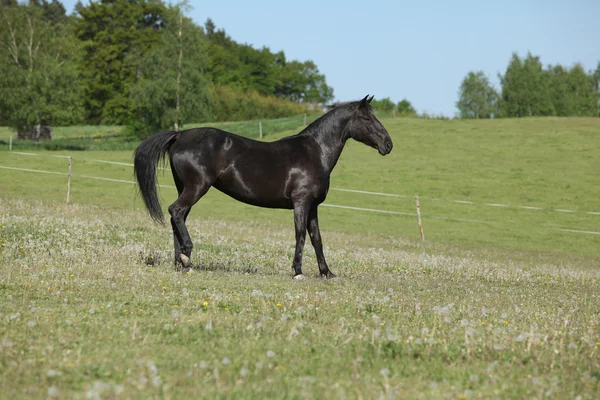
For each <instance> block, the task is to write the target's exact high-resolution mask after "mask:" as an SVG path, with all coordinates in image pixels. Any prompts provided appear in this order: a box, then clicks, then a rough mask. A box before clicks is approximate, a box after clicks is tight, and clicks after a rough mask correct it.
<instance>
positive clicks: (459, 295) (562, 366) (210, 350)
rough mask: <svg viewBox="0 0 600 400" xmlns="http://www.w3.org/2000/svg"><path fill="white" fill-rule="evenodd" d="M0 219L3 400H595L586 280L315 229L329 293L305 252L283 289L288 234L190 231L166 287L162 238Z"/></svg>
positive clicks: (59, 216) (159, 230)
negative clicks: (183, 256) (298, 277)
mask: <svg viewBox="0 0 600 400" xmlns="http://www.w3.org/2000/svg"><path fill="white" fill-rule="evenodd" d="M49 186H50V185H48V187H49ZM3 193H4V192H3ZM0 209H1V210H2V213H0V288H1V293H0V332H1V333H0V348H1V350H2V351H0V385H1V386H2V387H3V391H2V394H1V395H0V397H2V398H11V399H16V398H27V399H30V398H52V397H59V398H165V399H180V398H210V399H214V398H281V399H283V398H285V399H289V398H299V399H300V398H302V399H313V398H323V399H329V398H403V399H445V398H450V399H522V398H534V397H536V398H548V397H551V398H581V399H594V398H597V395H598V393H599V391H600V385H599V381H600V375H599V374H598V371H600V357H598V352H599V351H600V335H599V334H598V326H599V325H598V324H600V319H599V315H598V300H599V297H598V294H599V293H600V272H599V271H598V270H597V268H594V269H589V268H582V267H581V265H579V264H578V263H570V262H566V261H565V259H560V264H561V265H559V264H555V263H540V264H531V265H527V264H521V263H514V262H512V261H509V260H506V259H502V258H499V259H497V260H496V261H493V262H492V261H487V260H485V259H482V258H480V257H479V255H477V254H469V255H462V256H450V255H448V254H439V253H437V252H436V249H434V248H427V247H419V246H417V245H415V244H414V243H410V242H406V241H403V240H399V239H398V238H380V237H374V236H369V235H363V234H359V235H356V234H340V233H333V232H330V231H329V230H328V229H327V228H325V232H324V239H325V243H326V246H325V254H326V256H327V258H328V261H329V264H330V266H331V268H332V269H333V271H334V272H336V273H337V274H338V275H339V277H340V278H339V279H337V280H334V281H327V280H323V279H319V278H316V275H317V267H316V260H315V256H314V252H313V251H312V249H311V248H310V246H308V247H307V250H306V252H305V263H304V271H305V274H306V275H307V276H308V277H309V279H308V280H306V281H303V282H298V281H294V280H292V279H290V276H291V270H290V265H291V258H292V256H293V243H292V238H293V234H292V232H291V230H290V229H281V228H277V227H273V226H269V225H268V224H263V223H261V224H255V223H248V222H247V221H245V220H246V219H247V218H248V217H241V216H240V217H239V222H234V221H231V220H223V219H220V218H212V217H210V218H207V217H203V216H196V218H192V219H190V222H189V225H188V226H189V230H190V232H191V234H192V236H193V237H194V239H195V243H196V248H195V253H194V257H193V258H194V260H195V262H199V263H201V264H202V269H201V270H195V271H193V272H191V273H190V274H181V273H176V272H175V271H174V270H173V268H172V267H171V262H170V259H171V257H172V256H171V254H172V248H171V240H170V232H169V229H168V228H167V227H160V226H158V225H155V224H150V223H149V220H148V217H147V216H146V215H145V214H144V213H142V212H139V211H128V210H123V209H119V208H115V207H99V206H91V205H88V206H83V205H78V204H72V205H69V206H67V205H61V204H56V203H54V204H52V202H50V201H44V202H39V201H34V200H17V199H7V198H6V196H4V195H3V198H0ZM325 227H327V225H326V224H325ZM407 250H408V251H407ZM149 262H151V263H154V265H152V266H150V265H147V263H149ZM249 271H251V272H249Z"/></svg>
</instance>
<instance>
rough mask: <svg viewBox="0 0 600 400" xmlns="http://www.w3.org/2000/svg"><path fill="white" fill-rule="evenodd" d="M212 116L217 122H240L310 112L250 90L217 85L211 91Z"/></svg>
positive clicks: (304, 106) (286, 101) (302, 106)
mask: <svg viewBox="0 0 600 400" xmlns="http://www.w3.org/2000/svg"><path fill="white" fill-rule="evenodd" d="M211 99H212V116H213V118H214V120H215V121H238V120H248V119H257V118H281V117H289V116H293V115H298V114H302V113H305V112H307V111H308V107H307V105H305V104H303V103H295V102H292V101H289V100H283V99H278V98H275V97H270V96H269V97H267V96H261V95H260V94H259V93H258V92H256V91H254V90H252V89H248V90H247V91H245V92H244V91H242V90H239V89H235V88H233V87H230V86H223V85H215V86H213V87H212V89H211Z"/></svg>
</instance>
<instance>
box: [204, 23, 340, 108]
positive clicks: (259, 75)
mask: <svg viewBox="0 0 600 400" xmlns="http://www.w3.org/2000/svg"><path fill="white" fill-rule="evenodd" d="M205 29H206V37H207V38H208V41H209V54H210V62H209V67H208V72H209V74H210V75H211V76H212V79H213V82H214V83H215V84H216V85H223V86H229V87H232V88H234V89H236V90H243V91H245V90H253V91H256V92H257V93H258V94H260V95H265V96H270V95H275V96H278V97H283V98H285V99H288V100H292V101H295V102H305V103H326V102H328V101H330V100H332V99H333V89H332V88H331V87H330V86H328V85H327V83H326V81H325V76H324V75H322V74H320V73H319V69H318V68H317V66H316V65H315V63H314V62H312V61H310V60H309V61H305V62H299V61H296V60H294V61H287V59H286V57H285V54H284V53H283V51H280V52H278V53H275V54H274V53H271V51H270V50H269V49H268V48H266V47H263V48H262V49H260V50H259V49H254V48H253V47H252V46H250V45H247V44H238V43H237V42H235V41H234V40H232V39H231V38H230V37H229V36H228V35H227V33H226V32H225V30H224V29H216V26H215V24H214V22H213V21H212V20H211V19H210V18H209V19H208V20H207V21H206V23H205Z"/></svg>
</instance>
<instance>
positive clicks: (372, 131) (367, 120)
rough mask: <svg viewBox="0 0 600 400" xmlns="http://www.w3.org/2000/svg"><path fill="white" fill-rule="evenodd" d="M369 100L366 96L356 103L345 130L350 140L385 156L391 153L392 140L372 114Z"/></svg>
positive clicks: (371, 98)
mask: <svg viewBox="0 0 600 400" xmlns="http://www.w3.org/2000/svg"><path fill="white" fill-rule="evenodd" d="M371 100H373V96H371V97H370V98H369V95H367V96H365V97H364V98H363V99H362V100H361V101H359V102H357V103H356V105H355V108H354V111H353V115H352V117H351V118H350V121H349V122H348V125H347V127H346V129H347V130H348V132H349V134H350V137H351V138H352V139H354V140H357V141H359V142H362V143H364V144H366V145H367V146H371V147H373V148H375V149H377V150H378V151H379V154H381V155H382V156H385V155H386V154H389V153H390V152H391V151H392V147H393V144H392V139H391V138H390V135H389V133H388V132H387V130H386V129H385V128H384V127H383V125H382V124H381V122H379V120H378V119H377V117H375V114H373V112H372V109H371V105H370V104H369V103H371Z"/></svg>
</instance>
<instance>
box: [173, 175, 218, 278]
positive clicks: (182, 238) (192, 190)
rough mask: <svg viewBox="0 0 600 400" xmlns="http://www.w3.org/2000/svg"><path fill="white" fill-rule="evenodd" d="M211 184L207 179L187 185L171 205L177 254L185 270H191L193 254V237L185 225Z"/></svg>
mask: <svg viewBox="0 0 600 400" xmlns="http://www.w3.org/2000/svg"><path fill="white" fill-rule="evenodd" d="M210 186H211V184H210V183H208V182H207V181H206V180H205V181H204V182H198V183H195V184H194V185H188V186H186V187H185V188H184V189H183V191H182V192H181V194H180V195H179V197H178V198H177V200H175V202H174V203H173V204H171V205H170V206H169V214H171V226H172V227H173V237H174V239H173V241H174V242H175V246H176V247H175V255H176V256H177V255H179V261H181V263H182V265H183V268H184V270H189V267H190V257H191V256H192V248H193V247H194V245H193V243H192V238H191V237H190V234H189V232H188V230H187V227H186V226H185V220H186V218H187V216H188V214H189V213H190V210H191V208H192V206H193V205H194V204H196V202H198V200H200V198H201V197H202V196H204V194H206V192H207V191H208V189H210ZM178 246H179V247H178Z"/></svg>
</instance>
